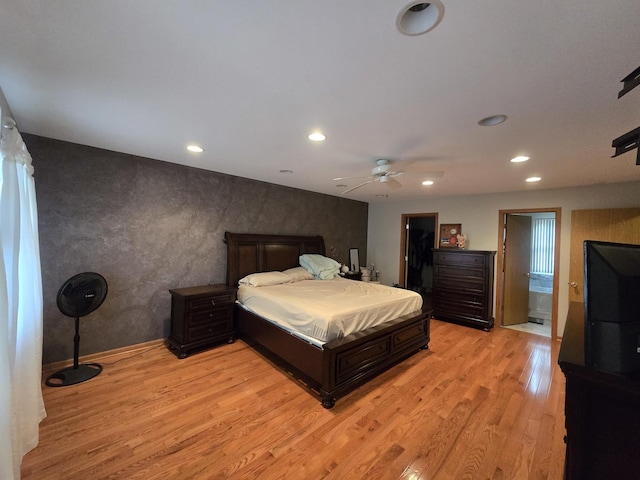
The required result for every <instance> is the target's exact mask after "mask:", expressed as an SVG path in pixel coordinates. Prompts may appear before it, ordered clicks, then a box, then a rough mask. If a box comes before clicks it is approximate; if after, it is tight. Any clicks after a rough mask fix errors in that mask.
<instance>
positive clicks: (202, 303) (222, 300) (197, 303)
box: [188, 294, 235, 311]
mask: <svg viewBox="0 0 640 480" xmlns="http://www.w3.org/2000/svg"><path fill="white" fill-rule="evenodd" d="M234 301H235V295H233V294H226V295H216V296H214V297H202V298H192V299H191V300H189V307H188V308H189V310H191V311H194V310H202V309H206V308H211V307H215V306H216V305H225V304H226V305H228V304H230V303H233V302H234Z"/></svg>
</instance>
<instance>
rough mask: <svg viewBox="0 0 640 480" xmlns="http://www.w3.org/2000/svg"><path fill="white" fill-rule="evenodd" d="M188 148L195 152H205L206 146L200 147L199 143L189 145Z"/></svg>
mask: <svg viewBox="0 0 640 480" xmlns="http://www.w3.org/2000/svg"><path fill="white" fill-rule="evenodd" d="M187 150H189V151H190V152H193V153H202V152H204V148H202V147H199V146H198V145H187Z"/></svg>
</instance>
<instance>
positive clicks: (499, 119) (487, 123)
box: [478, 114, 507, 127]
mask: <svg viewBox="0 0 640 480" xmlns="http://www.w3.org/2000/svg"><path fill="white" fill-rule="evenodd" d="M506 120H507V116H506V115H503V114H500V115H491V116H490V117H485V118H483V119H482V120H480V121H479V122H478V125H480V126H482V127H493V126H494V125H500V124H501V123H504V122H505V121H506Z"/></svg>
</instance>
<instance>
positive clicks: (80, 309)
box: [45, 272, 107, 387]
mask: <svg viewBox="0 0 640 480" xmlns="http://www.w3.org/2000/svg"><path fill="white" fill-rule="evenodd" d="M106 296H107V281H106V280H105V279H104V277H103V276H102V275H100V274H98V273H94V272H85V273H79V274H78V275H75V276H73V277H71V278H70V279H69V280H67V281H66V282H65V283H64V284H63V285H62V287H60V290H59V291H58V297H57V303H58V309H59V310H60V312H62V314H63V315H66V316H67V317H73V318H75V321H76V334H75V336H74V337H73V366H72V367H67V368H64V369H62V370H60V371H58V372H56V373H54V374H52V375H51V376H49V378H48V379H47V381H46V382H45V383H46V384H47V385H48V386H50V387H63V386H66V385H74V384H76V383H80V382H84V381H86V380H89V379H91V378H93V377H95V376H96V375H98V374H99V373H100V372H101V371H102V365H100V364H98V363H84V364H79V363H78V357H79V354H80V333H79V332H80V318H81V317H85V316H87V315H89V314H90V313H91V312H93V311H94V310H96V309H97V308H98V307H99V306H100V305H102V302H104V299H105V298H106Z"/></svg>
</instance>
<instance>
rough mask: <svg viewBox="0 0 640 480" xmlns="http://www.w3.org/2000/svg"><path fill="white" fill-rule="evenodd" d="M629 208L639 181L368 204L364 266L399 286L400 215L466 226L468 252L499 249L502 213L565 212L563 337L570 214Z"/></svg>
mask: <svg viewBox="0 0 640 480" xmlns="http://www.w3.org/2000/svg"><path fill="white" fill-rule="evenodd" d="M604 167H605V166H604V165H603V168H604ZM638 168H640V167H638ZM626 207H640V182H628V183H616V184H606V185H593V186H588V187H573V188H562V189H554V190H530V191H525V192H513V193H496V194H487V195H470V196H459V197H440V198H430V197H429V196H427V195H425V197H424V199H421V200H412V201H402V202H392V201H390V202H385V203H375V204H369V227H368V238H367V260H366V261H367V263H374V264H375V265H376V270H380V272H381V280H382V283H384V284H387V285H391V284H393V283H396V282H398V277H399V273H400V238H401V237H400V233H401V228H402V225H401V217H402V214H409V213H438V222H439V223H460V224H462V233H464V234H465V235H467V248H468V249H471V250H498V245H499V242H498V232H499V228H498V226H499V220H500V219H499V215H498V212H499V211H500V210H515V209H526V208H532V209H533V208H535V209H539V208H561V209H562V212H561V215H562V219H561V222H560V223H559V224H558V227H559V228H560V229H561V239H560V265H559V266H558V268H559V269H560V270H559V275H560V277H559V282H560V285H559V292H558V332H557V334H558V336H562V332H563V331H564V325H565V319H566V315H567V311H568V307H569V302H568V283H569V281H570V280H569V244H570V235H571V211H572V210H582V209H590V208H626ZM436 231H437V230H436ZM496 277H498V276H497V275H496Z"/></svg>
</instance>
